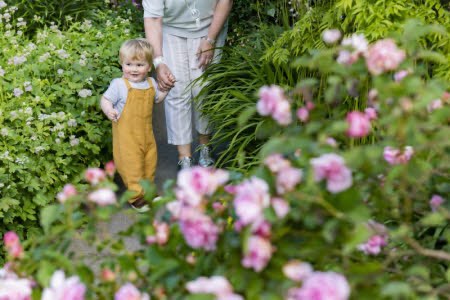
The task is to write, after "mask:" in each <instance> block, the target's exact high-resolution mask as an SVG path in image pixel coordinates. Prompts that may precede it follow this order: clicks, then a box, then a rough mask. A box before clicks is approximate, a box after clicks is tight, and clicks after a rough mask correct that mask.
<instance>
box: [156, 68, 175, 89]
mask: <svg viewBox="0 0 450 300" xmlns="http://www.w3.org/2000/svg"><path fill="white" fill-rule="evenodd" d="M156 74H157V79H158V87H159V89H160V90H161V91H163V92H167V91H169V90H170V89H171V88H173V86H174V85H175V81H176V78H175V76H173V74H172V72H171V71H170V69H169V67H168V66H167V65H166V64H163V63H162V64H160V65H159V66H158V67H157V68H156Z"/></svg>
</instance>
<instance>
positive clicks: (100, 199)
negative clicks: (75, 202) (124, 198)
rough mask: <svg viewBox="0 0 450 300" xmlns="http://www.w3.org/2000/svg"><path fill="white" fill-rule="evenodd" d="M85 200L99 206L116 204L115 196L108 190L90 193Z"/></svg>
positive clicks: (103, 189)
mask: <svg viewBox="0 0 450 300" xmlns="http://www.w3.org/2000/svg"><path fill="white" fill-rule="evenodd" d="M87 199H88V200H89V201H92V202H94V203H96V204H98V205H100V206H106V205H112V204H116V203H117V198H116V194H115V193H114V192H113V191H112V190H111V189H108V188H102V189H98V190H96V191H94V192H91V193H90V194H89V195H88V197H87Z"/></svg>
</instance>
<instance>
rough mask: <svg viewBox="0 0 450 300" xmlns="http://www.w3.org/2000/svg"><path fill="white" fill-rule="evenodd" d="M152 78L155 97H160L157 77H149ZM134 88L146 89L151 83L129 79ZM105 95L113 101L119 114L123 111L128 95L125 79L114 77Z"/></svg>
mask: <svg viewBox="0 0 450 300" xmlns="http://www.w3.org/2000/svg"><path fill="white" fill-rule="evenodd" d="M149 78H150V79H151V82H152V84H153V87H154V88H155V99H153V100H156V99H158V95H159V90H158V85H157V84H156V81H155V79H153V78H152V77H149ZM128 82H129V83H130V85H131V87H132V88H135V89H140V90H145V89H148V88H150V85H149V83H148V81H147V80H144V81H141V82H131V81H128ZM103 96H104V97H105V98H106V99H107V100H108V101H110V102H111V103H112V105H113V107H114V109H116V110H117V111H118V112H119V114H121V113H122V111H123V108H124V107H125V103H126V102H127V97H128V89H127V85H126V83H125V79H123V78H114V79H113V80H112V81H111V83H110V84H109V87H108V89H107V90H106V92H105V93H104V94H103Z"/></svg>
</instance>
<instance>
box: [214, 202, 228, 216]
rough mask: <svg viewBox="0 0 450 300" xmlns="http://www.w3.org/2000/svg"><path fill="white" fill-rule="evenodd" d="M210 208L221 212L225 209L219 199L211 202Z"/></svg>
mask: <svg viewBox="0 0 450 300" xmlns="http://www.w3.org/2000/svg"><path fill="white" fill-rule="evenodd" d="M212 208H213V209H214V211H215V212H217V213H221V212H223V211H224V210H225V205H223V204H222V203H221V202H219V201H215V202H213V204H212Z"/></svg>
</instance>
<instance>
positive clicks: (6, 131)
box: [0, 128, 8, 136]
mask: <svg viewBox="0 0 450 300" xmlns="http://www.w3.org/2000/svg"><path fill="white" fill-rule="evenodd" d="M0 134H1V135H2V136H8V129H7V128H2V130H1V131H0Z"/></svg>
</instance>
